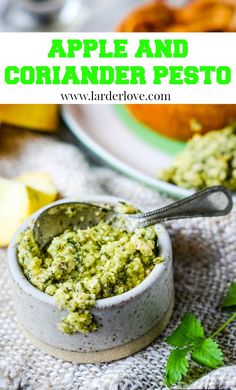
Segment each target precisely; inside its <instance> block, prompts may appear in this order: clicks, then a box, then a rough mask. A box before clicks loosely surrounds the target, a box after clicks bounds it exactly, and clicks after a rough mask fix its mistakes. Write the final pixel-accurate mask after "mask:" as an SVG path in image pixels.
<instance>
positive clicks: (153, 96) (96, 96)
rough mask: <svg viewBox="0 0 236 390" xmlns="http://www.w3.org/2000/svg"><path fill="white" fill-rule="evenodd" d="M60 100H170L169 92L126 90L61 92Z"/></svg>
mask: <svg viewBox="0 0 236 390" xmlns="http://www.w3.org/2000/svg"><path fill="white" fill-rule="evenodd" d="M61 98H62V100H63V101H64V102H65V101H78V102H102V101H107V102H147V101H148V102H158V101H159V102H161V101H171V95H170V94H169V93H149V94H145V93H128V92H126V91H124V92H122V93H114V92H112V91H109V92H107V93H102V92H100V93H97V92H94V91H91V93H61Z"/></svg>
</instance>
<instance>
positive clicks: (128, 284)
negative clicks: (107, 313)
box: [18, 204, 163, 333]
mask: <svg viewBox="0 0 236 390" xmlns="http://www.w3.org/2000/svg"><path fill="white" fill-rule="evenodd" d="M118 207H119V211H121V209H122V212H123V213H134V212H136V210H135V209H134V208H133V207H131V206H128V205H126V204H120V205H119V206H118ZM157 239H158V238H157V233H156V231H155V229H154V227H148V228H145V229H144V228H140V229H136V231H135V232H129V231H128V230H127V228H126V225H125V221H124V219H123V218H122V217H121V218H119V220H118V221H116V223H115V224H114V223H113V224H111V223H107V222H100V223H99V224H98V225H96V226H94V227H90V228H87V229H85V230H81V229H78V228H76V227H75V228H74V229H69V230H66V231H65V232H64V233H63V234H61V235H59V236H57V237H54V238H53V239H52V241H51V242H50V243H49V245H48V246H47V248H46V249H44V250H43V251H42V250H40V249H39V247H38V246H37V244H36V242H35V239H34V235H33V232H32V230H31V228H29V229H27V230H26V231H24V232H23V233H21V234H20V236H19V239H18V260H19V263H20V265H21V267H22V269H23V272H24V274H25V276H26V277H27V279H28V280H29V281H30V282H31V283H32V284H33V285H34V286H35V287H37V288H38V289H39V290H41V291H43V292H45V293H46V294H49V295H52V296H53V297H54V299H55V302H56V304H57V306H58V307H59V308H60V309H66V310H67V311H68V314H67V315H66V316H65V317H63V318H62V319H61V321H60V323H59V324H58V327H59V329H60V330H61V331H62V332H65V333H75V332H81V333H89V332H93V331H95V330H96V329H97V324H96V318H94V316H93V314H92V312H91V311H92V309H93V307H94V306H95V304H96V300H97V299H102V298H108V297H112V296H115V295H119V294H122V293H124V292H126V291H129V290H131V289H132V288H134V287H135V286H137V285H138V284H140V283H141V282H142V281H143V280H144V279H145V278H146V277H147V276H148V275H149V274H150V272H151V271H152V269H153V268H154V266H155V265H156V264H158V263H160V262H162V261H163V259H162V257H160V256H158V241H157Z"/></svg>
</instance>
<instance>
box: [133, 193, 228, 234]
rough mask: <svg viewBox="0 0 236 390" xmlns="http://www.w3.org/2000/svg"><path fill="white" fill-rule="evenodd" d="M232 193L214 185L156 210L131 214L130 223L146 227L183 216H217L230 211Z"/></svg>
mask: <svg viewBox="0 0 236 390" xmlns="http://www.w3.org/2000/svg"><path fill="white" fill-rule="evenodd" d="M232 207H233V201H232V195H231V193H230V191H228V190H227V189H226V188H225V187H223V186H214V187H210V188H207V189H205V190H202V191H199V192H196V193H195V194H193V195H191V196H189V197H188V198H185V199H183V200H180V201H178V202H175V203H172V204H170V205H168V206H166V207H163V208H160V209H158V210H154V211H150V212H147V213H143V214H136V215H133V216H132V224H133V225H135V228H136V227H146V226H149V225H154V224H156V223H160V222H164V221H168V220H173V219H183V218H196V217H217V216H222V215H226V214H228V213H230V211H231V210H232Z"/></svg>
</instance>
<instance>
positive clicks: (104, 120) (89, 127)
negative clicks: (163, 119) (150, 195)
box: [62, 104, 191, 198]
mask: <svg viewBox="0 0 236 390" xmlns="http://www.w3.org/2000/svg"><path fill="white" fill-rule="evenodd" d="M124 110H125V109H124V108H123V107H120V106H118V107H117V106H114V105H109V104H107V105H106V104H105V105H94V104H93V105H74V104H73V105H65V106H63V108H62V116H63V118H64V121H65V122H66V124H67V125H68V127H69V129H70V130H71V131H72V132H73V133H74V135H75V136H76V137H77V138H78V139H79V140H80V141H81V142H83V143H84V144H85V145H86V146H87V147H88V148H89V149H90V150H92V151H93V152H94V153H95V154H96V155H98V156H99V157H101V158H102V159H103V160H104V161H105V162H107V163H108V164H110V165H112V166H113V167H114V168H116V169H118V170H120V171H121V172H123V173H125V174H127V175H129V176H131V177H133V178H135V179H137V180H139V181H141V182H142V183H145V184H147V185H149V186H151V187H152V188H155V189H157V190H160V191H162V192H164V193H167V194H169V195H171V196H174V197H177V198H181V197H184V196H187V195H189V194H190V193H191V191H189V190H186V189H185V188H180V187H177V186H175V185H172V184H169V183H166V182H164V181H161V180H158V179H156V176H157V172H158V171H159V170H160V169H161V168H164V167H167V166H169V165H170V162H171V160H172V159H173V157H174V154H176V153H177V152H178V151H179V150H180V149H181V148H182V147H183V146H182V143H180V142H175V141H169V140H167V139H165V137H162V136H159V135H156V134H154V133H152V132H151V130H149V129H146V128H145V127H144V126H142V125H140V124H139V123H138V122H136V121H135V120H134V119H132V118H131V117H130V115H129V114H128V113H126V112H124ZM126 115H127V116H128V118H126ZM136 132H137V133H138V136H137V135H136V134H135V133H136ZM145 134H146V135H145ZM151 139H152V140H153V139H155V140H156V142H151ZM159 141H160V145H162V150H160V149H158V148H157V144H158V143H159ZM168 145H171V149H170V150H169V152H167V149H168Z"/></svg>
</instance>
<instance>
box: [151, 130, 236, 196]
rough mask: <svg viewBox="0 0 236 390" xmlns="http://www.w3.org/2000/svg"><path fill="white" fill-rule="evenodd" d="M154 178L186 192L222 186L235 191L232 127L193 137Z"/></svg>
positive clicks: (235, 136)
mask: <svg viewBox="0 0 236 390" xmlns="http://www.w3.org/2000/svg"><path fill="white" fill-rule="evenodd" d="M158 177H159V178H160V179H162V180H165V181H167V182H169V183H172V184H176V185H178V186H180V187H184V188H190V189H198V190H200V189H203V188H206V187H210V186H214V185H223V186H225V187H226V188H228V189H229V190H235V189H236V124H234V125H231V126H228V127H226V128H224V129H222V130H215V131H210V132H209V133H207V134H205V135H195V136H194V137H193V138H192V139H191V140H190V141H189V142H188V143H187V145H186V148H185V149H184V150H183V152H181V153H180V154H179V155H177V157H176V158H175V160H174V162H173V163H172V166H171V167H170V168H167V169H165V170H163V171H161V172H160V174H159V175H158Z"/></svg>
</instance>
